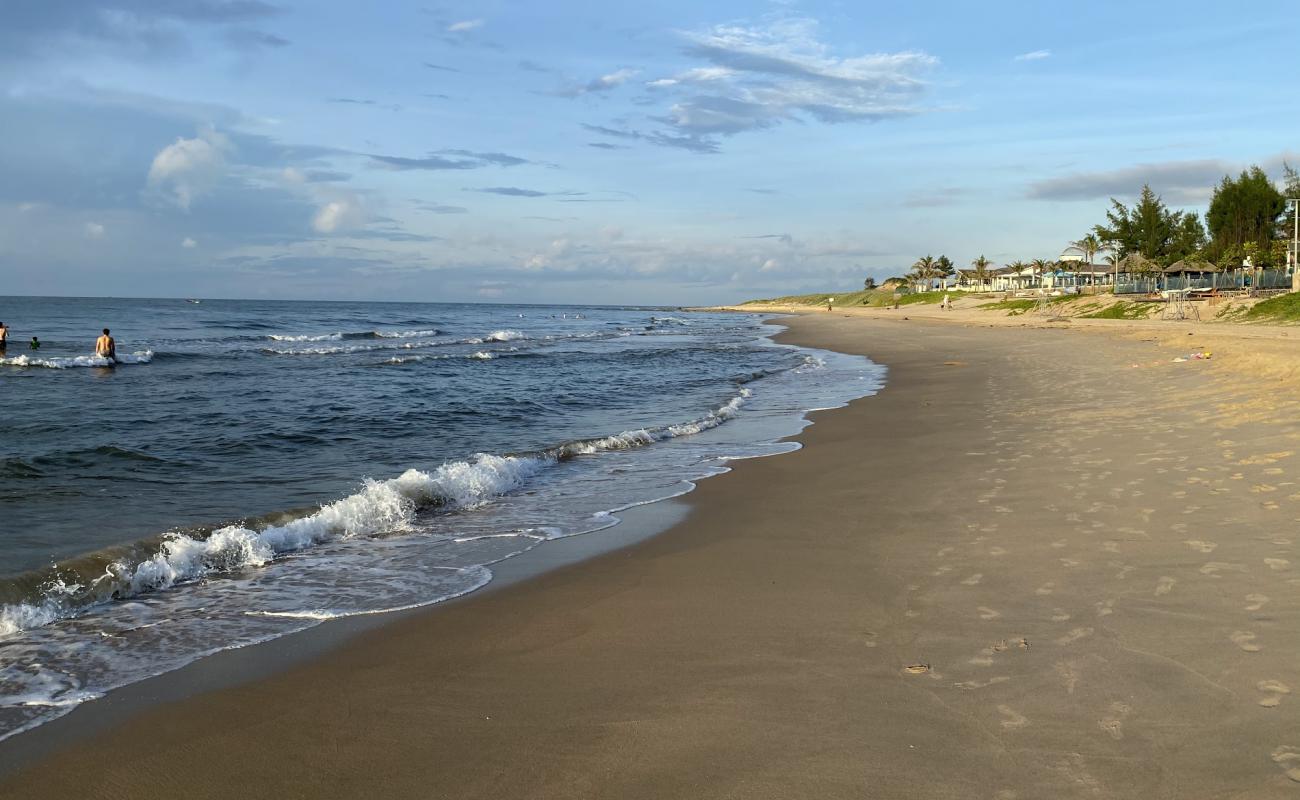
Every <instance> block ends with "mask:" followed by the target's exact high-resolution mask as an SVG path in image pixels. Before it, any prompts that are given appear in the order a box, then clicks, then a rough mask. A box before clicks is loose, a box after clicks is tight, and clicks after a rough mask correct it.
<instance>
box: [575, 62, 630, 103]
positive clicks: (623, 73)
mask: <svg viewBox="0 0 1300 800" xmlns="http://www.w3.org/2000/svg"><path fill="white" fill-rule="evenodd" d="M637 72H638V70H634V69H626V68H625V69H620V70H616V71H614V72H611V73H609V74H608V75H601V76H600V77H599V78H594V79H592V80H590V81H588V82H587V83H583V84H578V85H577V86H570V87H568V88H566V89H561V90H559V91H557V92H555V94H557V95H559V96H561V97H580V96H582V95H584V94H593V93H599V92H608V91H609V90H611V89H617V88H618V87H619V86H622V85H623V84H625V83H627V82H628V81H629V80H631V79H632V78H635V77H636V75H637Z"/></svg>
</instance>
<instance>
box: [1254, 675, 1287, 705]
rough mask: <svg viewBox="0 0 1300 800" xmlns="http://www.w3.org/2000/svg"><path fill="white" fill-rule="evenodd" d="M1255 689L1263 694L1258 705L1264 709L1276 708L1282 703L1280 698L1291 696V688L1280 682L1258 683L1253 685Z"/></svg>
mask: <svg viewBox="0 0 1300 800" xmlns="http://www.w3.org/2000/svg"><path fill="white" fill-rule="evenodd" d="M1255 688H1256V689H1258V690H1260V691H1261V692H1263V693H1264V695H1265V696H1264V698H1263V699H1262V700H1260V701H1259V704H1260V705H1261V706H1263V707H1264V708H1277V707H1278V706H1279V705H1281V703H1282V698H1283V697H1286V696H1287V695H1289V694H1291V687H1290V686H1287V685H1286V684H1285V683H1283V682H1282V681H1260V682H1259V683H1257V684H1255Z"/></svg>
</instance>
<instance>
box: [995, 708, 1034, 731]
mask: <svg viewBox="0 0 1300 800" xmlns="http://www.w3.org/2000/svg"><path fill="white" fill-rule="evenodd" d="M998 713H999V714H1001V715H1002V729H1003V730H1007V731H1014V730H1016V729H1018V728H1023V727H1025V726H1026V725H1028V724H1029V719H1028V718H1027V717H1026V716H1025V715H1024V714H1021V713H1020V712H1018V711H1016V710H1015V709H1013V708H1012V707H1011V706H998Z"/></svg>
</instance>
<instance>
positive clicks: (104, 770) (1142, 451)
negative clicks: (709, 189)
mask: <svg viewBox="0 0 1300 800" xmlns="http://www.w3.org/2000/svg"><path fill="white" fill-rule="evenodd" d="M938 313H940V312H937V311H929V312H925V313H916V312H914V311H911V310H904V311H889V312H874V313H865V312H864V313H860V314H848V315H846V314H843V313H839V312H836V313H825V312H821V313H815V314H807V315H804V316H800V317H798V318H795V319H793V320H790V321H789V323H788V324H789V325H790V330H789V332H788V333H786V334H784V335H783V336H784V338H785V339H787V340H789V341H792V342H796V343H799V344H804V345H809V346H815V347H822V348H827V349H833V350H838V351H842V352H850V353H861V354H865V355H868V356H870V357H871V358H872V359H874V360H876V361H877V362H879V363H881V364H884V365H886V366H887V367H888V370H889V374H888V379H887V384H886V386H885V388H884V389H883V390H882V391H881V392H880V393H879V394H877V395H875V396H872V397H867V398H863V399H862V400H859V401H856V402H854V403H853V404H852V405H850V406H849V407H847V408H844V409H840V410H835V411H829V412H820V413H817V414H814V415H813V418H814V420H815V423H816V424H814V425H813V426H812V427H810V428H808V429H807V430H806V431H804V433H803V434H801V435H800V437H799V440H800V441H801V442H802V443H803V444H804V445H805V446H804V447H803V449H801V450H799V451H797V452H794V453H790V454H787V455H781V456H775V457H771V458H764V459H756V460H751V461H745V462H740V463H738V464H737V465H736V468H735V469H734V470H733V471H732V472H730V473H728V474H725V475H722V476H719V477H715V478H711V479H708V480H706V481H703V482H702V483H701V484H700V486H699V488H698V489H697V491H695V492H694V493H692V494H690V495H688V496H687V497H685V498H683V500H681V501H678V502H684V503H686V504H687V505H688V506H689V509H690V513H689V515H688V516H687V517H686V518H685V520H684V521H682V522H680V523H679V524H677V525H675V526H673V527H672V528H671V529H669V530H668V531H667V532H665V533H663V534H661V535H658V536H655V537H653V538H650V539H648V540H645V541H643V542H640V543H638V544H635V545H632V546H630V547H627V548H625V549H621V550H618V551H615V552H612V553H608V554H605V555H601V556H598V557H596V558H593V559H590V560H587V561H583V562H581V563H578V564H574V565H570V566H566V567H562V568H560V569H557V570H554V571H550V572H547V573H545V574H542V575H540V576H538V577H536V578H533V579H531V580H527V581H524V582H521V583H518V584H516V585H513V586H510V587H508V588H506V589H503V590H500V591H495V592H489V593H486V594H483V595H482V596H480V597H471V598H470V599H468V600H466V601H462V602H457V603H454V604H450V605H448V606H446V607H441V608H433V609H429V610H427V611H423V612H421V613H418V614H414V615H408V616H405V617H403V618H401V619H398V620H396V621H394V622H393V623H392V624H389V625H383V626H381V627H378V628H375V629H372V630H369V631H366V632H363V633H360V634H358V635H357V636H355V637H353V638H351V639H349V640H347V641H346V642H344V643H343V644H342V645H341V646H339V647H337V648H335V649H332V650H329V651H328V652H324V653H321V654H318V655H317V656H315V657H313V658H311V659H308V660H306V661H300V662H299V663H294V664H291V665H287V666H286V667H285V668H284V669H282V670H279V671H277V672H276V673H275V674H272V675H269V676H259V677H257V678H256V679H254V680H249V681H246V682H242V683H239V684H238V685H234V686H228V687H224V688H220V689H216V690H213V691H208V692H205V693H202V694H198V695H195V696H192V697H188V698H184V699H181V700H177V701H175V702H169V703H165V704H162V705H157V706H154V707H149V708H142V709H141V710H140V711H139V712H138V713H135V714H132V715H130V716H129V717H128V718H126V719H125V720H124V721H122V722H120V723H118V724H117V725H115V726H114V727H112V728H110V729H107V730H104V731H100V732H97V733H95V734H93V735H91V736H88V737H84V738H82V739H80V740H78V741H75V742H72V743H70V744H68V745H67V746H65V747H62V748H59V749H56V750H54V751H53V752H51V753H49V754H47V755H46V756H44V757H43V758H41V759H39V760H35V761H33V762H32V763H29V764H27V765H25V766H24V767H23V768H22V769H20V770H18V771H15V772H12V773H10V774H8V775H5V776H3V777H0V796H2V797H15V798H18V797H21V798H46V797H49V798H54V797H67V796H78V797H92V798H93V797H105V798H107V797H115V798H116V797H132V798H150V797H160V798H161V797H168V798H170V797H175V796H178V795H180V796H185V797H194V798H206V797H214V798H215V797H232V796H242V797H303V798H335V797H337V798H351V797H400V798H408V797H409V798H489V797H491V798H586V797H591V798H597V797H599V798H642V797H644V798H678V797H681V798H792V797H834V798H840V797H844V798H849V797H853V798H862V797H870V798H996V799H997V800H1013V799H1015V800H1029V799H1030V798H1099V797H1101V798H1130V797H1132V798H1138V797H1141V798H1171V799H1172V798H1179V799H1182V798H1274V797H1276V798H1288V797H1296V796H1298V795H1300V722H1298V720H1300V705H1297V704H1298V703H1300V697H1297V693H1300V593H1298V592H1297V588H1298V587H1300V553H1298V552H1297V550H1298V548H1297V538H1298V537H1300V534H1297V531H1298V530H1300V526H1297V522H1298V521H1300V480H1297V472H1296V463H1297V458H1296V452H1297V451H1300V421H1298V420H1300V415H1298V414H1297V412H1298V411H1300V408H1298V406H1300V393H1298V392H1297V391H1296V372H1295V371H1296V364H1300V358H1297V356H1300V352H1297V351H1300V344H1298V343H1297V342H1296V341H1293V339H1292V338H1291V337H1289V336H1287V335H1285V334H1286V333H1287V332H1286V331H1285V330H1273V332H1271V333H1270V332H1269V331H1268V330H1265V329H1253V328H1241V329H1235V328H1232V327H1231V326H1224V325H1220V326H1209V325H1205V326H1192V325H1179V324H1175V323H1164V324H1159V323H1150V324H1140V323H1132V324H1122V323H1121V324H1112V325H1101V324H1098V325H1082V324H1079V323H1068V324H1054V323H1050V322H1048V321H1045V320H1027V319H1014V320H1003V319H1001V318H999V320H1000V321H997V320H994V319H993V318H992V317H991V316H990V315H988V314H977V313H975V312H971V313H970V314H967V315H965V316H962V314H964V313H965V312H949V313H950V314H951V316H948V317H945V318H942V319H941V320H940V319H937V318H930V319H927V318H926V317H927V316H930V317H933V315H935V314H938ZM904 317H907V319H904ZM1189 332H1191V334H1192V335H1191V336H1189V335H1188V333H1189ZM1297 338H1300V337H1297ZM1204 349H1212V350H1213V352H1214V357H1213V359H1211V360H1190V361H1174V359H1175V358H1177V357H1180V356H1186V355H1187V354H1189V353H1190V352H1192V351H1198V350H1204ZM291 639H292V637H290V638H289V639H286V640H284V642H289V641H291ZM273 646H281V647H283V646H288V645H286V644H285V643H283V642H282V643H277V644H275V645H273ZM79 713H80V711H78V712H74V713H73V714H72V715H71V716H69V717H68V718H66V719H65V720H64V721H63V722H66V723H68V724H69V725H75V724H76V720H77V715H78V714H79ZM20 738H21V737H20ZM6 746H7V745H6V744H0V750H3V748H5V747H6Z"/></svg>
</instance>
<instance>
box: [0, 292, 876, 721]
mask: <svg viewBox="0 0 1300 800" xmlns="http://www.w3.org/2000/svg"><path fill="white" fill-rule="evenodd" d="M0 320H3V322H4V323H5V324H6V325H8V327H9V329H10V337H9V345H8V348H7V351H6V352H5V353H3V354H2V355H0V739H4V738H6V737H9V736H12V735H14V734H17V733H19V732H22V731H24V730H28V729H30V728H32V727H34V726H36V725H39V724H41V723H43V722H46V721H48V720H51V719H54V718H56V717H58V716H61V715H63V714H66V713H68V712H69V711H71V710H73V709H75V708H76V707H77V706H78V705H80V704H82V703H85V702H88V701H93V700H94V699H96V698H99V697H102V696H103V695H104V694H105V693H107V692H110V691H112V690H113V689H115V688H118V687H121V686H124V685H127V684H130V683H134V682H137V681H140V680H143V679H145V678H148V677H151V676H154V675H159V674H161V673H164V672H167V671H170V670H174V669H177V668H180V667H182V666H184V665H186V664H189V663H191V662H193V661H195V660H196V659H200V658H203V657H204V656H206V655H209V654H213V653H216V652H220V651H222V650H227V649H230V648H236V647H243V646H247V645H250V644H255V643H258V642H264V641H267V640H270V639H274V638H276V637H280V636H284V635H287V634H291V633H294V632H296V631H301V630H303V629H305V628H308V627H311V626H314V625H318V624H321V623H322V622H324V621H327V620H330V619H335V618H339V617H346V616H351V615H358V614H377V613H383V612H389V611H395V610H401V609H410V608H415V607H419V606H426V605H430V604H434V603H437V602H439V601H442V600H446V599H449V598H453V597H458V596H461V595H464V594H466V593H468V592H473V591H474V590H476V589H478V588H480V587H483V586H485V585H486V584H488V583H489V582H490V581H491V580H492V568H493V565H494V564H498V563H500V562H501V561H503V560H504V559H509V558H514V557H517V556H520V555H522V554H524V553H527V552H528V551H530V550H532V549H534V548H537V547H545V546H546V542H548V541H552V540H555V539H559V538H563V537H568V536H576V535H587V536H600V535H601V532H602V531H606V530H608V529H609V528H611V527H612V526H615V525H617V524H618V522H619V513H620V512H621V511H623V510H626V509H628V508H631V507H633V506H637V505H642V504H646V503H652V502H655V501H658V500H663V499H666V498H670V497H674V496H677V495H681V494H683V493H685V492H688V491H690V490H691V489H692V488H693V486H694V482H695V481H698V480H700V479H702V478H707V477H709V476H711V475H716V474H719V473H721V472H725V471H726V470H727V469H728V468H729V467H728V465H729V464H730V463H731V462H733V461H735V460H737V459H747V458H754V457H760V456H772V455H777V454H780V453H784V452H788V451H790V450H791V449H795V448H797V447H798V445H797V444H795V443H793V442H790V441H784V440H785V439H786V438H787V437H789V436H791V435H793V434H795V433H797V432H798V431H799V430H801V429H802V428H803V427H804V426H805V425H807V424H808V422H807V419H806V413H807V412H808V411H810V410H813V409H825V408H835V407H838V406H842V405H844V404H846V403H847V402H849V401H851V400H853V399H855V398H858V397H863V396H865V395H869V394H872V393H873V392H875V391H877V390H878V389H879V388H880V387H881V386H882V385H883V381H884V370H883V368H882V367H880V366H878V365H876V364H873V363H872V362H870V361H869V360H867V359H865V358H861V357H857V356H848V355H843V354H837V353H832V352H826V351H820V350H813V349H807V348H799V347H792V346H787V345H781V344H776V343H774V342H773V341H772V338H771V337H772V334H773V333H775V332H776V331H778V330H780V328H779V326H777V325H772V324H765V323H764V318H763V317H760V316H758V315H751V314H737V313H703V312H684V311H681V310H679V309H671V308H641V307H606V306H600V307H596V306H541V305H527V306H516V305H486V304H459V305H458V304H428V303H361V302H355V303H354V302H329V303H325V302H270V301H245V300H238V301H235V300H206V299H204V300H198V301H195V300H185V299H175V300H165V299H77V298H26V297H25V298H4V297H0ZM105 327H108V328H110V329H111V330H112V334H113V336H114V338H115V339H116V341H117V353H118V360H119V363H117V364H110V363H109V362H108V361H107V360H106V359H103V358H99V357H96V356H95V355H93V344H94V341H95V338H96V337H97V336H98V335H99V332H100V329H101V328H105ZM32 336H36V337H39V339H40V341H41V342H42V346H41V348H40V349H39V350H30V349H29V348H28V342H29V341H30V339H31V337H32ZM864 457H865V456H864Z"/></svg>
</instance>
